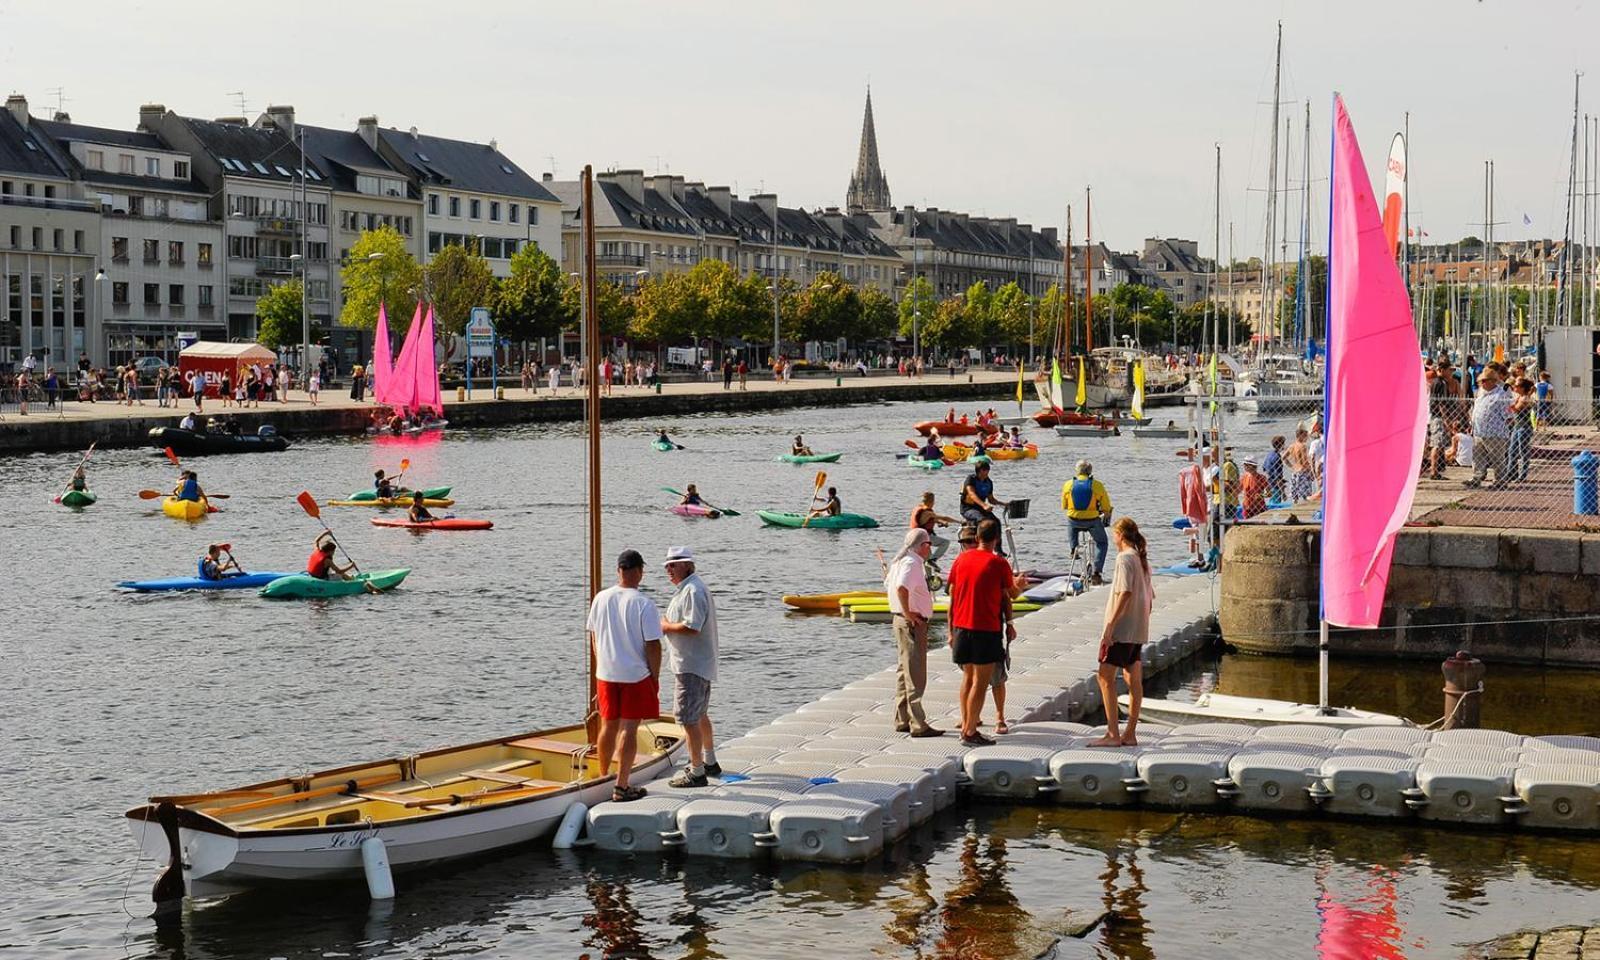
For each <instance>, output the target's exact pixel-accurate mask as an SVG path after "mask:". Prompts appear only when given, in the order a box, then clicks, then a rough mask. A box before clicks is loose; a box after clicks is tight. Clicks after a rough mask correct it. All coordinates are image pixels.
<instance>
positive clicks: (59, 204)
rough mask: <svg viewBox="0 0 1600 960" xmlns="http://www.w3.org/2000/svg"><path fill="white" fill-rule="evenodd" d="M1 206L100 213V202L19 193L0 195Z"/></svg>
mask: <svg viewBox="0 0 1600 960" xmlns="http://www.w3.org/2000/svg"><path fill="white" fill-rule="evenodd" d="M0 205H5V206H11V207H39V208H41V209H45V210H75V211H78V212H80V213H99V212H100V201H98V200H64V199H62V198H60V197H29V196H24V195H22V194H18V193H0Z"/></svg>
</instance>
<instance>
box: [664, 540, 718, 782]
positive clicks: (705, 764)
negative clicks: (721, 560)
mask: <svg viewBox="0 0 1600 960" xmlns="http://www.w3.org/2000/svg"><path fill="white" fill-rule="evenodd" d="M665 566H666V568H667V577H668V578H669V579H671V580H672V583H673V585H674V586H676V587H677V588H678V592H677V593H675V594H673V595H672V600H671V601H670V602H668V603H667V615H666V616H665V617H662V618H661V629H662V631H663V632H665V633H666V640H667V648H668V652H669V653H670V654H671V658H670V660H671V663H672V676H673V681H674V686H675V687H676V689H677V694H676V698H675V700H674V702H673V712H674V714H675V715H676V716H677V719H678V725H679V726H681V727H683V732H684V735H685V736H686V737H687V738H688V740H689V766H688V768H687V769H686V770H684V771H683V772H681V773H679V774H678V775H677V776H676V777H674V778H673V779H672V781H671V782H670V783H668V784H667V786H669V787H704V786H707V785H708V782H709V781H708V780H707V778H708V777H719V778H720V777H721V776H722V767H721V766H720V765H719V764H718V763H717V750H716V744H715V736H716V731H715V730H713V729H712V726H711V716H710V713H709V710H710V707H711V685H712V684H713V683H714V682H716V679H717V605H716V602H715V601H714V600H712V599H711V592H710V591H709V590H707V589H706V585H705V581H703V580H701V579H700V574H698V573H697V572H695V565H694V551H693V550H690V549H689V548H688V547H668V548H667V559H666V561H665Z"/></svg>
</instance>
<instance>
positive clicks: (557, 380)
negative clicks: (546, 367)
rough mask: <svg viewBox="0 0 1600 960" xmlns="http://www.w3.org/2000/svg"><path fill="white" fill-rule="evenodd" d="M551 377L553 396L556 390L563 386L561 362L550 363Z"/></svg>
mask: <svg viewBox="0 0 1600 960" xmlns="http://www.w3.org/2000/svg"><path fill="white" fill-rule="evenodd" d="M549 377H550V395H551V396H555V393H556V391H557V390H558V389H560V388H561V364H559V363H552V364H550V373H549Z"/></svg>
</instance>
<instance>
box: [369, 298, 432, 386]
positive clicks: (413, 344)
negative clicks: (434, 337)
mask: <svg viewBox="0 0 1600 960" xmlns="http://www.w3.org/2000/svg"><path fill="white" fill-rule="evenodd" d="M421 332H422V304H420V303H419V304H417V311H416V313H415V314H413V315H412V317H411V326H409V327H407V328H406V338H405V340H404V341H403V342H402V343H401V344H400V355H399V356H398V357H396V358H395V361H394V366H393V367H392V368H391V370H390V372H391V374H392V379H391V380H390V383H389V391H388V395H387V396H384V397H381V398H379V400H378V402H379V403H382V404H385V405H387V406H390V407H393V408H394V409H395V410H397V411H401V412H404V411H405V410H408V409H409V408H411V407H412V406H413V405H414V404H415V403H416V400H417V383H416V377H415V376H413V375H412V372H411V371H412V367H413V366H414V365H415V364H414V362H413V360H412V357H413V356H414V355H415V354H416V352H417V335H418V334H419V333H421Z"/></svg>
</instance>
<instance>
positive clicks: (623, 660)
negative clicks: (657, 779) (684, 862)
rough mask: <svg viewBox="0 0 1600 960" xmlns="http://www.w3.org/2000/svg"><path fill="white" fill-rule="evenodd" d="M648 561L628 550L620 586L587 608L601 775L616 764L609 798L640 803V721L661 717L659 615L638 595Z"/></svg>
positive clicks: (619, 575)
mask: <svg viewBox="0 0 1600 960" xmlns="http://www.w3.org/2000/svg"><path fill="white" fill-rule="evenodd" d="M643 579H644V557H642V556H640V555H639V551H637V550H624V551H622V553H621V554H620V555H618V557H617V582H616V585H615V586H610V587H607V588H605V589H604V590H601V591H600V592H599V593H597V594H595V595H594V600H593V601H592V602H590V604H589V620H588V629H589V634H590V636H591V637H592V638H593V642H594V662H595V683H596V687H597V693H598V696H597V698H596V699H597V701H598V702H597V708H598V710H599V713H600V738H599V740H600V742H599V744H598V750H599V756H600V775H601V776H602V777H603V776H605V775H606V774H608V773H609V772H610V771H611V763H612V761H613V760H615V761H616V764H617V782H616V786H615V787H614V788H613V789H612V791H611V799H612V800H613V801H614V802H617V803H626V802H628V801H630V800H638V799H639V798H641V797H643V796H644V795H645V790H644V788H643V787H635V786H631V785H630V784H629V783H628V780H629V777H630V775H631V774H632V773H633V761H634V758H635V757H637V756H638V752H639V721H641V720H654V719H655V718H656V717H658V716H659V715H660V713H661V701H660V693H659V688H658V686H657V678H658V677H659V676H660V675H661V613H660V611H658V610H657V609H656V605H655V601H653V600H651V599H650V598H649V597H647V596H645V595H644V594H643V593H641V592H640V591H639V583H640V581H642V580H643Z"/></svg>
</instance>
